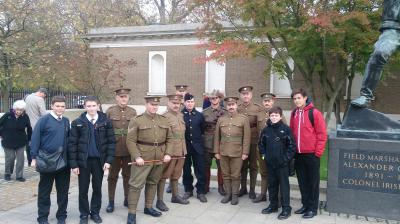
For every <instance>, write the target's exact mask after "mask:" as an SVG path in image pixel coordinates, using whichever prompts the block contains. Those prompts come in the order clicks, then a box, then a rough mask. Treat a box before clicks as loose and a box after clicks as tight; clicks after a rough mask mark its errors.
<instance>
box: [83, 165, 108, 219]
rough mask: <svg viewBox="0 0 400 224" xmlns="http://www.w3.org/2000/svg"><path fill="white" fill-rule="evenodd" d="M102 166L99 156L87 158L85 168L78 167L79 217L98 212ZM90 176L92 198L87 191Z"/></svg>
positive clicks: (102, 173)
mask: <svg viewBox="0 0 400 224" xmlns="http://www.w3.org/2000/svg"><path fill="white" fill-rule="evenodd" d="M103 175H104V171H103V167H102V166H101V162H100V159H99V158H88V160H87V166H86V168H83V167H79V175H78V184H79V212H80V213H81V217H85V216H88V215H89V214H99V212H100V208H101V184H102V182H103ZM90 178H92V198H91V200H90V209H89V199H88V191H89V185H90Z"/></svg>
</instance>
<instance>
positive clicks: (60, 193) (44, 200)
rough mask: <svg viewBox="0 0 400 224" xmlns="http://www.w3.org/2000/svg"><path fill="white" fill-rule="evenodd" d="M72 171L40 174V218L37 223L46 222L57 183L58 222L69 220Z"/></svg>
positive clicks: (65, 170)
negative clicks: (51, 197) (52, 191)
mask: <svg viewBox="0 0 400 224" xmlns="http://www.w3.org/2000/svg"><path fill="white" fill-rule="evenodd" d="M70 175H71V170H70V169H69V168H67V169H64V170H61V171H59V172H54V173H40V180H39V188H38V218H37V221H38V222H40V221H46V220H47V218H48V216H49V213H50V206H51V201H50V194H51V190H52V189H53V183H54V182H55V183H56V190H57V205H58V210H57V213H56V217H57V219H58V220H64V219H66V218H67V206H68V190H69V180H70Z"/></svg>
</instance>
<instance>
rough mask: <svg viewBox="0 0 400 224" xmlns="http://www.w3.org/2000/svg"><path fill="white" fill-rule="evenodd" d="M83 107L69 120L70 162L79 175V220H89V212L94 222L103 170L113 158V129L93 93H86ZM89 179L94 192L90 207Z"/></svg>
mask: <svg viewBox="0 0 400 224" xmlns="http://www.w3.org/2000/svg"><path fill="white" fill-rule="evenodd" d="M84 107H85V110H86V112H84V113H82V115H81V116H80V117H79V118H77V119H76V120H74V121H73V122H72V124H71V132H70V138H69V144H68V152H69V154H68V155H69V163H70V166H71V169H72V172H74V173H75V174H76V175H78V185H79V212H80V224H86V223H88V217H89V215H90V218H91V219H92V220H93V221H94V222H95V223H101V222H102V219H101V217H100V215H99V213H100V208H101V185H102V183H103V175H104V171H106V172H108V169H109V168H110V164H111V163H112V162H113V159H114V151H115V136H114V129H113V126H112V124H111V121H110V120H109V119H108V118H107V115H106V114H105V113H103V112H100V111H98V109H99V102H98V100H97V98H96V97H95V96H88V97H86V99H85V102H84ZM90 180H92V181H91V182H92V189H93V192H92V198H91V202H90V207H89V200H88V190H89V185H90Z"/></svg>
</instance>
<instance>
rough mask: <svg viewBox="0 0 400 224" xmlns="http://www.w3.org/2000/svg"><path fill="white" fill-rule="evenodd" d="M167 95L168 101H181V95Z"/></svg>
mask: <svg viewBox="0 0 400 224" xmlns="http://www.w3.org/2000/svg"><path fill="white" fill-rule="evenodd" d="M167 97H168V99H169V101H178V102H181V101H182V96H181V95H176V94H171V95H168V96H167Z"/></svg>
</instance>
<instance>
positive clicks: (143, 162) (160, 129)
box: [126, 96, 172, 224]
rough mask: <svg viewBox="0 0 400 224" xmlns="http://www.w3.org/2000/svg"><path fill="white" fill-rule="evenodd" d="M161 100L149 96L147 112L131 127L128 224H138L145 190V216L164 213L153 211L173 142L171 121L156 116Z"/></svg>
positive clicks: (129, 139) (132, 122) (129, 136)
mask: <svg viewBox="0 0 400 224" xmlns="http://www.w3.org/2000/svg"><path fill="white" fill-rule="evenodd" d="M160 98H161V97H157V96H147V97H145V99H146V105H145V106H146V111H145V112H144V113H143V114H141V115H139V116H136V117H135V118H134V119H133V120H131V122H130V123H129V127H128V136H127V140H126V144H127V146H128V150H129V153H130V154H131V159H132V161H135V163H134V164H133V165H132V167H131V178H130V179H129V195H128V204H129V213H128V221H127V223H128V224H135V223H136V208H137V204H138V201H139V196H140V192H141V190H142V188H143V187H144V186H146V188H145V208H144V214H147V215H151V216H153V217H159V216H161V215H162V213H161V212H159V211H157V210H155V209H154V208H153V200H154V197H155V194H156V191H157V184H158V182H159V181H160V178H161V175H162V172H163V162H164V163H167V162H169V161H170V160H171V156H170V155H171V150H172V148H171V146H170V141H171V139H172V133H171V129H170V127H169V124H168V119H167V118H166V117H165V116H163V115H159V114H157V110H158V106H159V103H160Z"/></svg>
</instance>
